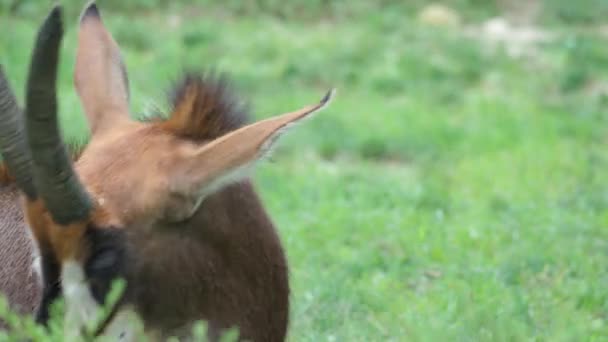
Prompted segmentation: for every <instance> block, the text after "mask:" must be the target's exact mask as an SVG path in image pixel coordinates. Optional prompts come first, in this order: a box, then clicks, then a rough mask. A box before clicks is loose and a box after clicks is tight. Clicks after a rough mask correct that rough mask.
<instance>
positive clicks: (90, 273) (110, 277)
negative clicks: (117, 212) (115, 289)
mask: <svg viewBox="0 0 608 342" xmlns="http://www.w3.org/2000/svg"><path fill="white" fill-rule="evenodd" d="M86 236H87V239H88V242H89V246H90V254H89V257H88V258H87V260H86V262H85V264H84V272H85V275H86V277H87V280H88V282H89V287H90V289H91V294H92V295H93V298H94V299H95V300H96V301H97V302H98V303H99V304H103V303H104V302H105V299H106V296H107V295H108V292H109V291H110V289H111V288H112V282H113V281H114V280H116V279H117V278H125V275H126V266H127V248H126V242H125V234H124V232H123V231H122V230H120V229H118V228H112V227H110V228H103V229H101V228H97V227H93V226H90V227H89V228H88V229H87V234H86Z"/></svg>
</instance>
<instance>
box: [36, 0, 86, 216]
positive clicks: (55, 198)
mask: <svg viewBox="0 0 608 342" xmlns="http://www.w3.org/2000/svg"><path fill="white" fill-rule="evenodd" d="M62 36H63V25H62V18H61V6H60V5H56V6H55V7H54V8H53V9H52V10H51V13H50V14H49V15H48V16H47V18H46V19H45V21H44V23H43V24H42V26H41V27H40V30H39V31H38V36H37V40H36V44H35V46H34V52H33V54H32V60H31V64H30V71H29V76H28V80H27V87H26V110H25V113H26V127H27V133H28V141H29V147H30V150H31V153H32V159H33V161H34V168H33V170H34V181H35V184H36V188H37V189H38V191H39V192H40V196H41V197H42V198H43V199H44V202H45V205H46V208H47V209H48V210H49V212H50V213H51V216H52V217H53V220H55V222H57V223H59V224H68V223H72V222H75V221H79V220H84V219H85V218H86V217H88V215H89V213H90V211H91V207H92V203H91V199H90V197H89V195H88V194H87V192H86V191H85V189H84V187H83V186H82V184H81V183H80V181H79V180H78V177H77V175H76V173H75V172H74V169H73V168H72V163H71V161H70V158H69V155H68V153H67V150H66V148H65V145H64V144H63V141H62V139H61V134H60V132H59V124H58V121H57V98H56V89H55V88H56V80H57V64H58V59H59V46H60V44H61V38H62Z"/></svg>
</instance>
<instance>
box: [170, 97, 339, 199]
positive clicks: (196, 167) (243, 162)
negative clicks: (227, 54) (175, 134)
mask: <svg viewBox="0 0 608 342" xmlns="http://www.w3.org/2000/svg"><path fill="white" fill-rule="evenodd" d="M334 93H335V91H334V90H333V89H332V90H330V91H329V92H328V93H327V94H326V95H325V96H324V97H323V99H322V100H321V101H320V102H319V103H318V104H315V105H310V106H306V107H304V108H302V109H300V110H298V111H295V112H291V113H286V114H282V115H279V116H276V117H273V118H270V119H266V120H263V121H259V122H256V123H253V124H250V125H247V126H245V127H242V128H239V129H237V130H235V131H233V132H230V133H228V134H226V135H224V136H222V137H220V138H218V139H216V140H213V141H211V142H210V143H208V144H206V145H204V146H202V147H200V148H198V149H196V150H194V151H192V153H191V155H189V156H187V157H185V158H184V160H183V161H182V162H180V163H179V164H180V165H178V166H176V169H175V170H172V171H173V172H171V176H170V179H171V182H170V183H171V190H172V191H173V192H176V193H179V194H181V195H186V196H196V197H197V198H198V199H199V200H200V199H202V198H204V197H205V196H207V195H209V194H211V193H213V192H216V191H217V190H219V189H221V188H222V187H224V186H225V185H228V184H230V183H232V182H235V181H238V180H241V179H242V178H245V177H246V176H247V175H248V171H249V170H251V168H252V167H253V166H254V164H255V163H256V162H257V161H259V160H261V159H263V158H264V157H266V156H268V155H269V154H270V152H271V150H272V147H273V146H274V144H275V142H276V141H277V139H278V138H279V137H280V136H282V135H283V134H284V133H285V132H286V131H287V129H288V128H290V127H291V126H293V125H294V124H296V123H299V122H301V121H302V120H304V119H306V118H309V117H310V116H311V115H312V114H313V113H315V112H318V111H319V110H321V109H323V108H324V107H326V106H327V105H328V104H329V102H330V101H331V99H332V97H333V95H334Z"/></svg>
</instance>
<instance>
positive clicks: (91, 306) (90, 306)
mask: <svg viewBox="0 0 608 342" xmlns="http://www.w3.org/2000/svg"><path fill="white" fill-rule="evenodd" d="M61 285H62V287H63V295H64V297H65V305H66V315H65V332H66V334H68V335H69V336H71V337H76V336H79V334H80V333H81V331H82V329H83V328H84V327H85V325H86V324H91V323H92V322H95V320H96V318H97V317H96V316H97V313H98V309H99V305H98V304H97V302H96V301H95V299H94V298H93V296H92V295H91V291H90V289H89V286H88V284H87V282H86V277H85V274H84V270H83V269H82V266H81V265H80V264H79V263H78V262H76V261H73V260H69V261H66V262H65V263H64V264H63V267H62V270H61Z"/></svg>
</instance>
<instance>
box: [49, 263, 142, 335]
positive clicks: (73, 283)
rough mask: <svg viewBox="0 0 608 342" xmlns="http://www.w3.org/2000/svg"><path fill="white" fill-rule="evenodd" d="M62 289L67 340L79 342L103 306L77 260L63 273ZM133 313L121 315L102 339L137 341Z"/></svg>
mask: <svg viewBox="0 0 608 342" xmlns="http://www.w3.org/2000/svg"><path fill="white" fill-rule="evenodd" d="M61 278H62V279H61V285H62V287H63V295H64V297H65V304H66V315H65V322H64V324H65V333H66V337H68V338H70V339H75V340H78V338H79V336H80V334H81V333H82V331H83V329H84V328H90V327H87V325H91V324H95V323H96V322H97V318H98V315H99V313H100V311H99V309H100V306H99V304H97V302H96V301H95V299H94V298H93V295H92V294H91V290H90V288H89V285H88V284H87V281H86V277H85V274H84V270H83V269H82V266H81V265H80V264H79V263H78V262H76V261H73V260H70V261H67V262H65V263H64V264H63V268H62V270H61ZM133 315H135V314H134V313H133V312H132V311H130V310H126V309H125V310H121V311H119V312H118V313H117V314H116V316H115V317H114V319H112V321H111V322H110V323H109V324H108V326H107V327H106V329H105V330H104V332H103V334H102V336H103V337H108V338H109V340H110V341H134V340H135V338H136V336H135V330H136V329H135V326H134V324H133V319H134V317H137V316H133Z"/></svg>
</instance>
